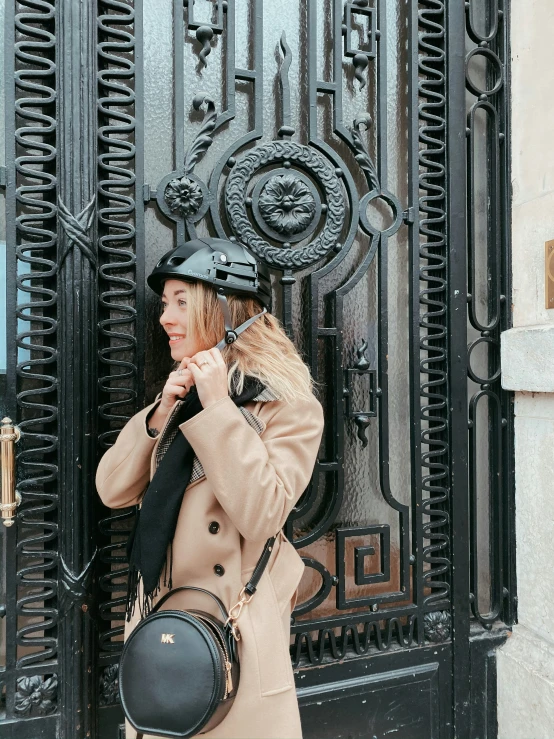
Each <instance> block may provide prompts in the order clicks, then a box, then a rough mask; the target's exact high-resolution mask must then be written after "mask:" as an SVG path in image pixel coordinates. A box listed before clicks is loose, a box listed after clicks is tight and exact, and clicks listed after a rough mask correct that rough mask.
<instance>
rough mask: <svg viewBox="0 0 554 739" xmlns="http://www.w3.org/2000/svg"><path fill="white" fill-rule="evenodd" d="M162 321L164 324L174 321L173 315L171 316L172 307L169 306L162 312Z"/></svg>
mask: <svg viewBox="0 0 554 739" xmlns="http://www.w3.org/2000/svg"><path fill="white" fill-rule="evenodd" d="M160 323H161V324H162V326H165V325H167V324H172V323H174V321H173V320H172V316H171V308H169V307H167V308H166V309H165V310H164V311H163V312H162V314H161V316H160Z"/></svg>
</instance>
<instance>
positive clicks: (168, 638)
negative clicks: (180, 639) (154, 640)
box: [162, 634, 175, 644]
mask: <svg viewBox="0 0 554 739" xmlns="http://www.w3.org/2000/svg"><path fill="white" fill-rule="evenodd" d="M174 636H175V634H162V644H175V642H174V641H173V637H174Z"/></svg>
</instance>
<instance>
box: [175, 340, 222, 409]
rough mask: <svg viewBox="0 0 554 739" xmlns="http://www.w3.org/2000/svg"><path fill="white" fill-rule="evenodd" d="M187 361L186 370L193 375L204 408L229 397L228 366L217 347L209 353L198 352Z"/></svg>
mask: <svg viewBox="0 0 554 739" xmlns="http://www.w3.org/2000/svg"><path fill="white" fill-rule="evenodd" d="M185 360H187V361H186V364H185V366H186V368H187V370H189V371H190V372H191V373H192V378H193V382H194V384H195V385H196V390H197V392H198V397H199V398H200V402H201V403H202V407H203V408H208V407H209V406H210V405H213V404H214V403H216V402H217V401H218V400H221V398H226V397H227V396H228V395H229V391H228V389H227V365H226V364H225V361H224V360H223V357H222V355H221V352H220V351H219V349H216V348H215V347H214V348H213V349H208V350H207V351H202V352H197V353H196V354H195V355H194V357H191V358H190V359H188V358H186V357H185V359H183V362H185Z"/></svg>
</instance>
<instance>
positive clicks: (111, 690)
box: [99, 662, 120, 706]
mask: <svg viewBox="0 0 554 739" xmlns="http://www.w3.org/2000/svg"><path fill="white" fill-rule="evenodd" d="M119 702H120V698H119V663H118V662H116V663H115V664H113V665H108V666H107V667H104V669H103V670H102V672H101V673H100V698H99V703H100V705H101V706H112V705H114V704H115V703H119Z"/></svg>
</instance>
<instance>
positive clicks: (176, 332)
mask: <svg viewBox="0 0 554 739" xmlns="http://www.w3.org/2000/svg"><path fill="white" fill-rule="evenodd" d="M189 299H190V294H189V291H188V288H187V283H186V282H183V281H182V280H166V281H165V283H164V291H163V294H162V298H161V300H162V315H161V316H160V323H161V324H162V327H163V329H164V331H165V332H166V333H167V335H168V339H169V349H170V351H171V357H172V358H173V359H174V360H175V361H176V362H180V361H181V359H183V357H193V356H194V355H195V354H196V353H197V352H199V351H200V350H201V349H202V347H200V346H197V343H196V339H195V337H194V335H191V332H189V333H188V334H187V301H188V300H189Z"/></svg>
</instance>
